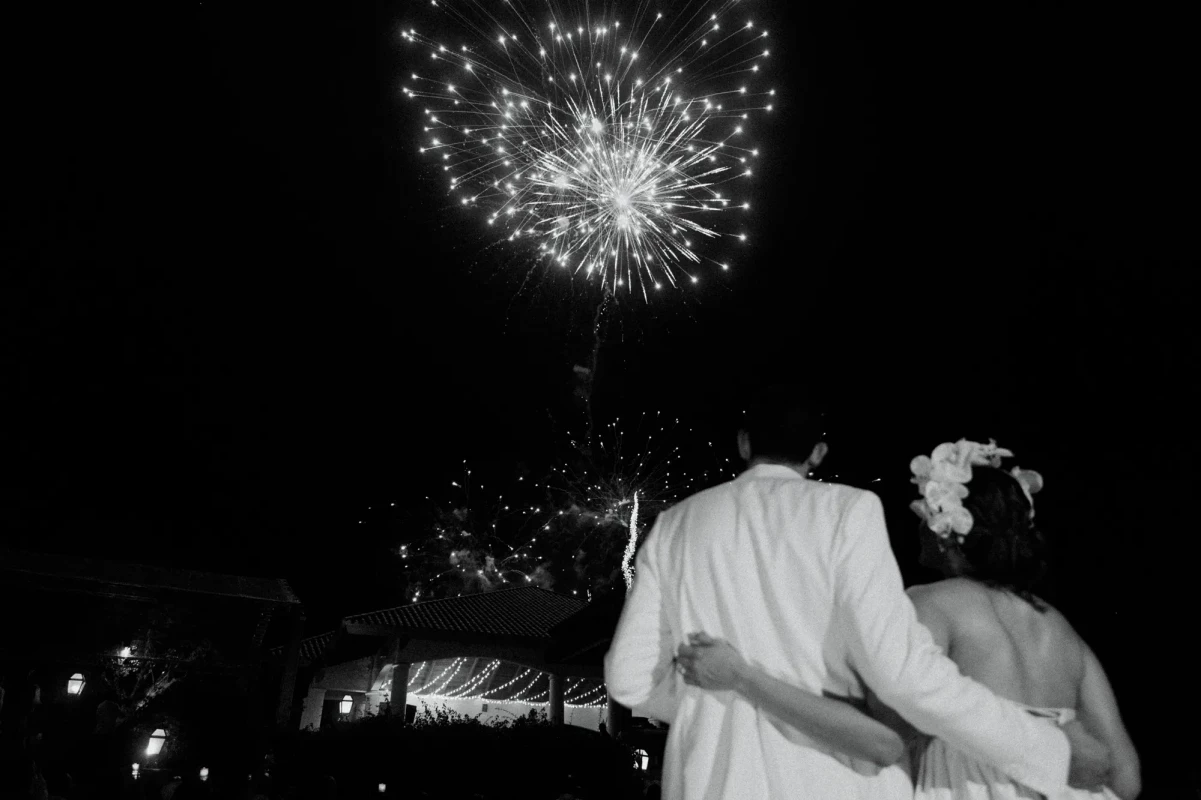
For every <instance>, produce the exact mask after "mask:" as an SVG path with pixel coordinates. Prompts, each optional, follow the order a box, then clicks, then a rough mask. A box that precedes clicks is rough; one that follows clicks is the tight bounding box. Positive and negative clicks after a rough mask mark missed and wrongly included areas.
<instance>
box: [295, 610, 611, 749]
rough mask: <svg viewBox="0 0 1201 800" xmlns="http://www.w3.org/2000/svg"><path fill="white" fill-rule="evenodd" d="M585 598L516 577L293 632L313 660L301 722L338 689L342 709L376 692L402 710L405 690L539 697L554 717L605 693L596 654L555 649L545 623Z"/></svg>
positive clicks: (565, 620) (358, 708)
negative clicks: (563, 653) (507, 585)
mask: <svg viewBox="0 0 1201 800" xmlns="http://www.w3.org/2000/svg"><path fill="white" fill-rule="evenodd" d="M587 607H588V604H587V603H585V602H583V601H581V600H578V599H576V598H574V597H569V596H566V595H561V594H557V593H555V592H552V591H549V590H546V589H542V588H539V587H534V586H522V587H517V588H512V589H497V590H495V591H491V592H482V593H478V594H470V595H464V596H460V597H453V598H446V599H441V600H428V601H425V602H420V603H412V604H409V605H404V606H397V607H395V608H388V609H382V610H379V611H372V612H368V613H363V614H354V615H351V616H348V617H345V618H344V619H343V620H342V623H341V625H340V626H339V628H338V630H337V631H333V632H330V633H326V634H322V635H321V636H317V637H312V638H310V639H306V640H304V642H302V645H301V647H302V653H304V654H305V655H307V654H308V653H309V652H311V653H313V654H314V657H313V660H314V662H315V666H316V670H315V673H314V676H313V681H312V683H311V685H310V688H309V694H308V697H307V698H306V701H305V710H304V713H303V715H302V719H301V727H302V728H306V727H309V726H314V727H318V726H320V724H321V719H322V717H323V716H325V711H324V710H325V709H328V708H332V707H334V706H335V704H336V702H337V701H338V700H339V699H342V698H346V697H350V699H351V701H352V703H353V711H352V712H351V714H350V715H349V716H350V717H351V718H354V717H355V716H361V715H362V714H363V713H364V712H375V711H376V710H377V709H379V708H380V706H381V704H382V703H383V702H384V701H385V700H386V701H387V708H388V709H389V711H390V713H405V709H406V706H408V705H409V704H408V700H409V698H410V697H414V698H419V699H423V700H428V699H433V700H443V699H445V700H462V699H480V700H483V701H484V702H494V703H510V702H519V703H526V704H529V705H543V704H545V705H546V706H547V707H548V709H549V716H550V718H551V719H552V721H555V722H560V723H561V722H562V721H563V713H564V706H565V705H566V706H568V707H576V708H578V707H583V706H588V707H593V706H598V705H603V704H604V702H605V698H606V694H605V691H604V684H603V668H602V666H601V664H600V662H599V659H594V660H580V659H572V660H571V662H568V661H566V660H562V661H561V660H559V659H558V658H557V657H556V656H555V653H556V651H557V648H556V647H555V646H554V644H555V635H554V632H555V631H561V630H563V628H564V626H570V624H571V623H570V620H571V619H572V618H573V617H575V616H576V615H577V614H579V613H580V612H582V611H584V610H585V609H586V608H587ZM318 651H320V654H319V655H317V653H318ZM327 696H330V697H327Z"/></svg>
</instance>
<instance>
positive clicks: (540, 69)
mask: <svg viewBox="0 0 1201 800" xmlns="http://www.w3.org/2000/svg"><path fill="white" fill-rule="evenodd" d="M430 5H431V6H432V8H431V11H432V12H435V13H436V12H441V13H442V14H443V16H444V19H443V21H442V22H441V23H438V24H437V25H436V27H437V28H438V29H439V30H443V31H444V30H447V28H448V26H453V28H454V30H455V31H457V32H458V33H459V37H458V38H456V37H455V36H454V35H445V36H438V37H431V36H428V35H425V34H423V33H421V32H420V31H419V30H418V29H417V28H415V27H410V28H407V29H406V30H404V31H403V32H402V36H403V38H404V40H405V41H406V42H408V43H409V44H411V45H413V46H414V48H421V49H422V50H425V51H428V57H429V58H428V61H427V63H428V65H429V68H430V69H429V70H428V71H427V72H424V73H413V74H412V75H411V77H410V78H409V80H408V81H406V82H405V85H404V87H403V92H404V94H405V95H406V96H408V97H409V98H411V99H412V100H414V101H416V102H419V103H421V104H422V106H423V110H424V113H425V123H424V136H423V143H422V146H421V148H420V149H421V151H422V152H423V153H426V154H428V155H430V156H433V157H435V158H438V160H439V162H440V164H441V166H442V167H443V170H444V171H445V173H446V180H447V183H448V185H449V189H450V191H451V194H452V196H454V197H455V199H456V201H457V202H458V203H459V204H461V205H463V206H467V207H478V208H482V209H484V210H485V211H486V214H487V220H488V224H489V225H492V226H496V227H498V228H500V229H501V230H503V231H504V235H505V237H506V238H507V239H509V240H510V241H513V242H528V243H530V244H531V245H533V246H534V247H535V248H536V251H537V253H538V255H539V256H541V257H542V259H543V260H544V261H545V262H546V263H549V264H553V265H554V266H555V267H556V268H561V269H565V270H569V271H571V272H572V273H576V274H581V273H582V274H583V275H585V276H587V277H589V278H593V279H596V280H599V281H600V283H601V285H602V286H604V288H605V289H606V291H610V292H613V293H619V292H622V291H633V292H637V293H639V294H641V295H642V296H643V298H648V297H649V295H650V293H652V292H653V291H655V290H658V289H662V288H664V287H677V286H679V285H681V284H682V283H695V282H697V281H698V280H699V272H700V270H701V267H702V266H703V265H704V264H705V263H709V264H712V265H716V266H717V267H720V268H721V269H728V268H729V262H728V261H725V260H719V259H717V258H714V257H713V256H712V255H704V253H707V252H709V251H720V250H721V249H722V248H721V247H720V244H722V243H723V242H724V243H730V244H733V243H735V242H737V243H742V242H745V241H746V240H747V232H746V217H745V215H746V214H747V213H748V212H749V211H750V204H749V202H747V201H745V200H743V199H739V198H738V197H736V196H735V195H738V194H740V193H741V192H742V191H743V187H744V185H745V184H744V182H745V181H747V180H748V179H749V178H750V177H751V176H752V174H753V168H752V164H753V162H754V159H755V157H756V156H758V150H756V149H755V148H754V147H753V146H751V145H750V144H748V143H747V142H746V139H747V130H748V126H749V124H750V121H751V118H752V116H753V115H755V114H756V112H761V111H770V110H771V109H772V107H773V103H774V97H773V96H774V94H775V91H774V90H772V89H766V90H765V89H763V88H761V87H759V86H758V84H759V78H760V77H761V76H762V74H763V73H762V70H761V62H762V61H763V60H764V59H766V58H767V57H768V55H769V52H770V51H769V48H768V46H767V43H768V34H767V32H766V31H764V30H761V29H760V28H757V27H756V25H755V23H754V21H753V20H749V19H747V18H746V17H745V15H739V16H737V17H736V16H735V15H734V14H733V10H734V9H735V8H737V7H738V6H739V3H738V2H737V0H726V1H725V2H710V1H709V0H692V2H685V3H680V4H677V8H675V9H673V10H670V11H667V12H659V11H655V10H653V9H652V8H651V7H650V6H649V5H647V4H646V3H644V2H638V3H628V4H625V5H624V6H623V7H624V8H625V9H627V10H628V11H629V12H630V13H628V14H626V15H623V14H621V13H619V12H618V10H617V7H616V4H611V3H606V2H598V3H589V2H571V1H570V0H562V1H561V2H560V1H559V0H541V2H529V3H523V2H522V1H521V0H493V1H492V2H484V0H460V1H459V2H453V1H447V2H444V1H443V0H434V2H431V4H430ZM415 55H416V53H415ZM422 55H423V56H424V55H425V53H422ZM702 240H708V241H707V242H706V243H705V246H703V247H702V246H701V241H702Z"/></svg>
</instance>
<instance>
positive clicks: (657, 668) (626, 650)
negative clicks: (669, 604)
mask: <svg viewBox="0 0 1201 800" xmlns="http://www.w3.org/2000/svg"><path fill="white" fill-rule="evenodd" d="M662 521H663V515H660V517H659V520H658V521H656V522H655V526H654V527H653V528H652V529H651V532H650V534H649V535H648V536H647V537H646V540H645V541H644V542H643V543H642V547H641V548H639V550H638V555H637V556H636V557H635V559H634V585H633V588H631V590H630V593H629V594H628V595H627V596H626V602H625V607H624V608H622V611H621V620H620V621H619V622H618V623H617V631H616V632H615V633H614V634H613V641H612V642H611V643H610V645H609V652H608V653H606V654H605V684H606V685H607V687H608V689H609V695H610V696H611V697H612V698H613V699H614V700H616V701H617V702H619V703H621V704H622V705H623V706H626V707H627V708H631V709H633V708H637V709H639V710H640V711H643V712H644V713H646V714H647V715H648V716H652V717H655V718H656V719H661V720H663V721H664V722H671V721H672V719H673V718H674V717H675V703H676V699H677V698H676V690H678V688H679V687H678V676H677V675H676V672H675V669H674V666H673V664H672V657H673V656H674V655H675V645H676V642H675V640H674V639H673V638H672V631H671V626H670V625H669V624H668V622H667V616H666V610H665V609H664V607H663V602H662V596H661V594H660V585H659V568H658V558H657V556H656V554H655V549H656V546H657V545H658V542H659V539H660V536H661V534H660V526H661V523H662Z"/></svg>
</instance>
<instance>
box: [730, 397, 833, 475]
mask: <svg viewBox="0 0 1201 800" xmlns="http://www.w3.org/2000/svg"><path fill="white" fill-rule="evenodd" d="M742 429H743V430H745V431H746V432H747V435H748V436H749V437H750V440H751V456H752V457H753V458H760V457H762V458H771V459H778V460H780V461H791V462H801V461H804V460H806V459H807V458H809V456H810V455H811V454H812V453H813V448H814V446H815V445H816V444H817V443H818V442H820V441H822V438H823V437H824V436H825V415H824V414H823V413H822V410H821V407H820V405H819V404H818V403H817V402H816V401H814V400H813V399H812V398H811V397H809V396H807V395H806V393H805V391H804V390H803V389H802V388H801V387H798V386H790V385H787V384H776V385H772V386H768V387H766V388H764V389H763V390H761V391H760V392H759V393H758V394H757V395H756V396H755V397H754V399H753V400H752V401H751V403H750V406H749V407H748V408H747V409H746V414H745V415H744V416H743V421H742Z"/></svg>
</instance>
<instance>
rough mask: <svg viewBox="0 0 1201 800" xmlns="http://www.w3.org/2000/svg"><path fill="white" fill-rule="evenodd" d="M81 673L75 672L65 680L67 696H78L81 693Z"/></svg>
mask: <svg viewBox="0 0 1201 800" xmlns="http://www.w3.org/2000/svg"><path fill="white" fill-rule="evenodd" d="M83 682H84V681H83V673H82V672H76V673H75V674H74V675H72V676H71V677H70V678H68V679H67V694H80V693H82V692H83Z"/></svg>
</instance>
